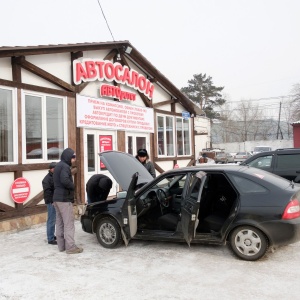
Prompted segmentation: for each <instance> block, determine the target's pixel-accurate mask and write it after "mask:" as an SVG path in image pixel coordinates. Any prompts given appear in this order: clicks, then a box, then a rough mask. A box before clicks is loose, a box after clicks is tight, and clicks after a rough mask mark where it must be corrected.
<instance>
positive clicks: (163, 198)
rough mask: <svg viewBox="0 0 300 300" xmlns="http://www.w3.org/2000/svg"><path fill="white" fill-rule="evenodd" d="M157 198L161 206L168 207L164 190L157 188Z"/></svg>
mask: <svg viewBox="0 0 300 300" xmlns="http://www.w3.org/2000/svg"><path fill="white" fill-rule="evenodd" d="M157 199H158V201H159V203H160V204H161V205H162V206H163V207H169V204H170V203H169V200H168V198H167V194H166V192H165V191H164V190H162V189H158V190H157Z"/></svg>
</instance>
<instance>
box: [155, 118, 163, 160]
mask: <svg viewBox="0 0 300 300" xmlns="http://www.w3.org/2000/svg"><path fill="white" fill-rule="evenodd" d="M164 130H165V127H164V118H163V117H162V116H157V147H158V148H157V153H158V155H165V145H164Z"/></svg>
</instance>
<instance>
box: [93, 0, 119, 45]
mask: <svg viewBox="0 0 300 300" xmlns="http://www.w3.org/2000/svg"><path fill="white" fill-rule="evenodd" d="M97 1H98V4H99V6H100V9H101V12H102V15H103V18H104V20H105V22H106V25H107V28H108V30H109V32H110V35H111V37H112V39H113V41H114V42H115V38H114V36H113V34H112V32H111V30H110V27H109V25H108V22H107V20H106V17H105V15H104V11H103V9H102V6H101V4H100V1H99V0H97Z"/></svg>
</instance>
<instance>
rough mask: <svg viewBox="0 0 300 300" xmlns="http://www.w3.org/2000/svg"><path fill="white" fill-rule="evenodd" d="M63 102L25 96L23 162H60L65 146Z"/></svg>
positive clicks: (51, 98)
mask: <svg viewBox="0 0 300 300" xmlns="http://www.w3.org/2000/svg"><path fill="white" fill-rule="evenodd" d="M65 106H66V102H65V99H64V98H62V97H55V96H48V95H34V94H29V93H28V94H27V93H26V94H25V95H24V109H23V113H24V117H23V120H24V123H25V124H24V126H23V128H24V131H25V132H24V141H25V142H24V144H25V145H26V146H25V157H24V158H25V160H34V161H36V162H38V161H39V162H40V161H49V160H59V159H60V155H61V153H62V151H63V149H64V148H65V147H66V141H67V139H66V117H65Z"/></svg>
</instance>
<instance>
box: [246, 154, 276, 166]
mask: <svg viewBox="0 0 300 300" xmlns="http://www.w3.org/2000/svg"><path fill="white" fill-rule="evenodd" d="M271 163H272V155H266V156H261V157H258V158H256V159H254V160H253V161H251V162H249V163H248V166H250V167H254V168H269V167H271Z"/></svg>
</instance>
